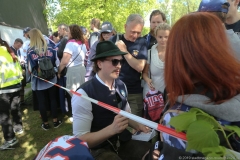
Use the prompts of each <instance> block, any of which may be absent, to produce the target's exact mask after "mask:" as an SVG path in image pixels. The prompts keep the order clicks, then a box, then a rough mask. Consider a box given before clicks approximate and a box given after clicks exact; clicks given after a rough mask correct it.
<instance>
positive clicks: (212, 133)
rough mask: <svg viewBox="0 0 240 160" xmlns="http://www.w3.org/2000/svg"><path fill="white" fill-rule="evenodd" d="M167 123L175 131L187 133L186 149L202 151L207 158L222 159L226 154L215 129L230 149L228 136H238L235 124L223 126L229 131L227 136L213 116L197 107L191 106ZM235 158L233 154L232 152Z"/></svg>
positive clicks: (238, 129) (239, 129)
mask: <svg viewBox="0 0 240 160" xmlns="http://www.w3.org/2000/svg"><path fill="white" fill-rule="evenodd" d="M169 124H170V125H171V126H173V127H174V128H175V129H176V130H177V131H184V132H186V135H187V141H188V143H187V148H186V150H187V151H189V150H196V151H199V152H202V153H203V154H204V155H205V156H206V157H208V159H211V158H213V159H214V158H215V159H216V158H219V159H222V158H223V157H225V156H226V153H227V152H226V148H225V147H223V146H220V140H219V136H218V134H217V131H220V132H221V133H222V134H223V136H224V138H225V139H226V142H227V144H228V147H229V148H231V149H232V147H231V145H230V143H229V141H228V138H229V137H230V136H231V135H232V134H234V133H236V134H238V136H240V128H239V127H237V126H225V128H226V129H228V130H229V131H231V133H230V134H229V135H228V136H227V135H226V133H225V131H224V127H223V126H221V125H220V124H219V123H218V122H217V121H216V120H215V119H214V117H212V116H210V115H209V114H207V113H205V112H203V111H202V110H200V109H198V108H191V109H190V111H189V112H184V113H181V114H179V115H178V116H175V117H172V118H171V120H170V122H169ZM228 155H229V153H228ZM231 156H233V157H234V158H235V156H234V155H233V154H232V155H231Z"/></svg>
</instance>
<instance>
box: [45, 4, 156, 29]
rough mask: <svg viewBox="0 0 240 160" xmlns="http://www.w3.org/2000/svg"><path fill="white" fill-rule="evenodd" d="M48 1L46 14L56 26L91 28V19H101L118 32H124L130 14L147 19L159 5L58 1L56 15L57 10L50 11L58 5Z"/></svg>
mask: <svg viewBox="0 0 240 160" xmlns="http://www.w3.org/2000/svg"><path fill="white" fill-rule="evenodd" d="M47 1H48V2H49V3H48V6H49V7H47V9H46V13H47V14H49V16H48V17H50V18H49V20H51V21H52V22H51V23H52V24H53V25H55V26H57V25H58V24H60V23H66V24H78V25H82V26H85V27H87V28H89V27H90V21H91V19H92V18H99V19H100V20H101V21H102V22H103V21H109V22H111V23H112V24H113V26H114V28H115V29H116V30H117V31H118V32H124V24H125V22H126V19H127V17H128V15H129V14H131V13H138V14H140V15H142V16H143V17H145V15H146V14H147V13H148V12H151V9H152V8H154V7H155V6H156V5H157V4H158V3H157V2H156V0H88V1H85V0H58V4H59V6H60V12H58V13H54V11H55V10H54V11H50V10H52V9H53V8H54V6H55V5H56V4H54V5H53V4H51V3H52V2H53V1H54V0H47ZM55 2H56V0H55ZM50 4H51V5H50Z"/></svg>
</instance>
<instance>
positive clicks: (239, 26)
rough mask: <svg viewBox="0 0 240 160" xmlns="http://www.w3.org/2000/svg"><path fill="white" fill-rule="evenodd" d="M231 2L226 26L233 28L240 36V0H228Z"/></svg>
mask: <svg viewBox="0 0 240 160" xmlns="http://www.w3.org/2000/svg"><path fill="white" fill-rule="evenodd" d="M227 1H228V2H229V4H230V7H229V11H228V13H227V18H226V22H225V26H226V28H227V29H233V31H234V32H235V33H237V34H238V36H239V37H240V14H239V13H238V7H239V6H240V0H227Z"/></svg>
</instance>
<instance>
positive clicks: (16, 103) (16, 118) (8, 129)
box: [0, 91, 22, 141]
mask: <svg viewBox="0 0 240 160" xmlns="http://www.w3.org/2000/svg"><path fill="white" fill-rule="evenodd" d="M10 111H11V115H12V118H13V123H14V125H17V126H21V127H22V114H21V111H20V91H17V92H14V93H4V94H0V123H1V126H2V131H3V136H4V139H5V140H6V141H9V140H12V139H13V138H14V137H15V134H14V132H13V123H12V120H11V117H10Z"/></svg>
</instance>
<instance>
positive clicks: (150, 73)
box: [149, 49, 152, 79]
mask: <svg viewBox="0 0 240 160" xmlns="http://www.w3.org/2000/svg"><path fill="white" fill-rule="evenodd" d="M149 54H150V55H149V56H150V61H149V74H150V75H149V77H150V79H152V75H151V66H150V64H151V60H152V49H150V53H149Z"/></svg>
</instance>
